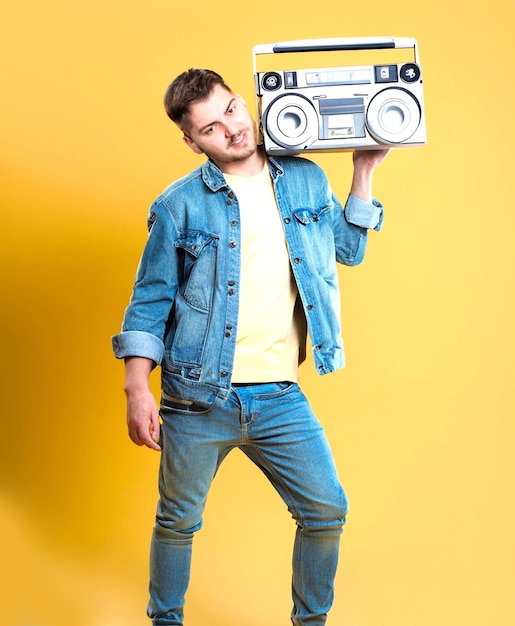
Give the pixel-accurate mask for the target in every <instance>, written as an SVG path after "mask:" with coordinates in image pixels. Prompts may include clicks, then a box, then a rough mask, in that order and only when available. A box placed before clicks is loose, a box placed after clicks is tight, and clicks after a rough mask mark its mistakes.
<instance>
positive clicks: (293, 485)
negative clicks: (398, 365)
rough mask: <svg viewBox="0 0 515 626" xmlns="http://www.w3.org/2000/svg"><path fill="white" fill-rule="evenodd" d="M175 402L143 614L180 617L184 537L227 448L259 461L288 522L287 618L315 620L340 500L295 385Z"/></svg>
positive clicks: (327, 598) (327, 601) (165, 413)
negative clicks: (291, 533)
mask: <svg viewBox="0 0 515 626" xmlns="http://www.w3.org/2000/svg"><path fill="white" fill-rule="evenodd" d="M176 407H181V405H175V404H174V402H173V401H170V399H167V398H163V400H162V405H161V417H162V419H163V426H162V448H163V452H162V455H161V468H160V476H159V492H160V500H159V503H158V509H157V515H156V524H155V527H154V532H153V536H152V547H151V555H150V602H149V606H148V615H149V617H151V618H152V620H153V623H154V625H156V626H157V625H159V626H164V625H165V624H166V625H167V626H170V625H182V624H183V606H184V596H185V594H186V590H187V588H188V584H189V578H190V563H191V549H192V542H193V536H194V534H195V532H196V531H197V530H199V529H200V527H201V525H202V514H203V511H204V506H205V503H206V498H207V494H208V491H209V488H210V485H211V482H212V480H213V478H214V476H215V474H216V472H217V470H218V468H219V467H220V464H221V463H222V461H223V460H224V458H225V457H226V456H227V454H228V453H229V452H230V451H231V450H232V449H233V448H240V449H241V450H242V451H243V452H244V453H245V454H246V455H247V456H248V457H249V458H250V459H251V460H252V461H253V462H254V463H255V464H256V465H257V466H258V467H259V468H261V470H262V471H263V472H264V474H265V475H266V476H267V477H268V479H269V480H270V482H271V483H272V485H273V486H274V487H275V489H276V490H277V491H278V493H279V494H280V496H281V497H282V499H283V500H284V502H285V503H286V505H287V507H288V510H289V511H290V513H291V515H292V517H293V518H294V519H295V522H296V524H297V530H296V537H295V544H294V552H293V579H292V596H293V610H292V615H291V621H292V623H293V624H295V626H308V625H309V626H321V625H322V624H325V622H326V618H327V613H328V611H329V609H330V608H331V605H332V602H333V589H334V577H335V574H336V567H337V563H338V550H339V543H340V535H341V532H342V528H343V525H344V523H345V516H346V513H347V499H346V496H345V493H344V491H343V488H342V487H341V485H340V483H339V480H338V475H337V471H336V467H335V464H334V460H333V456H332V453H331V450H330V448H329V444H328V441H327V438H326V436H325V434H324V431H323V428H322V426H321V425H320V423H319V421H318V420H317V418H316V417H315V415H314V414H313V412H312V410H311V408H310V406H309V404H308V401H307V400H306V397H305V396H304V394H303V393H302V392H301V390H300V389H299V386H298V385H297V384H294V383H265V384H259V385H248V386H235V387H233V388H232V389H231V391H230V393H229V395H228V397H227V398H218V399H217V400H216V401H215V404H214V405H213V406H212V407H211V408H210V409H209V410H207V411H205V410H203V409H202V408H200V407H195V406H194V405H193V406H189V407H185V406H184V405H182V407H181V408H176ZM196 409H198V410H196Z"/></svg>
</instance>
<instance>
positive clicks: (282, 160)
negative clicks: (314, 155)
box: [271, 156, 323, 173]
mask: <svg viewBox="0 0 515 626" xmlns="http://www.w3.org/2000/svg"><path fill="white" fill-rule="evenodd" d="M271 160H272V161H275V162H276V163H277V164H278V165H279V166H280V167H281V168H282V169H283V170H284V171H285V172H286V171H288V170H312V171H319V172H321V173H323V170H322V168H321V167H320V166H319V165H317V164H316V163H315V162H314V161H311V160H310V159H308V158H306V157H304V156H274V157H272V158H271Z"/></svg>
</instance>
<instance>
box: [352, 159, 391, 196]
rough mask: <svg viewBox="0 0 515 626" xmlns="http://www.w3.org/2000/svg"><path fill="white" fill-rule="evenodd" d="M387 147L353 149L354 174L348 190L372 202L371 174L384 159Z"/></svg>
mask: <svg viewBox="0 0 515 626" xmlns="http://www.w3.org/2000/svg"><path fill="white" fill-rule="evenodd" d="M389 152H390V150H389V149H384V150H383V149H381V150H355V151H354V152H353V154H352V160H353V163H354V175H353V177H352V185H351V190H350V192H351V193H352V194H353V195H355V196H357V197H358V198H361V199H362V200H365V202H372V175H373V173H374V170H375V168H376V167H377V166H378V165H379V164H380V163H382V162H383V161H384V159H385V158H386V155H387V154H388V153H389Z"/></svg>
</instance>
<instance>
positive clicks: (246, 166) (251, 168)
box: [216, 146, 266, 176]
mask: <svg viewBox="0 0 515 626" xmlns="http://www.w3.org/2000/svg"><path fill="white" fill-rule="evenodd" d="M265 159H266V155H265V151H264V149H263V147H262V146H258V147H257V150H256V151H255V152H254V154H253V155H252V156H250V157H248V158H247V159H245V160H243V161H232V162H231V163H222V164H219V163H216V165H217V166H218V167H219V168H220V170H221V171H222V172H223V173H224V174H229V175H232V176H257V175H258V174H261V172H262V171H263V167H264V165H265Z"/></svg>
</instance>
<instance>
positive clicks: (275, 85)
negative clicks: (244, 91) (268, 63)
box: [261, 72, 282, 91]
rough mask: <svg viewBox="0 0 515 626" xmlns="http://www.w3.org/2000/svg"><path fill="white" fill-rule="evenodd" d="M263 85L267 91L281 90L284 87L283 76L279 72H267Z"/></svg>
mask: <svg viewBox="0 0 515 626" xmlns="http://www.w3.org/2000/svg"><path fill="white" fill-rule="evenodd" d="M261 85H262V86H263V89H264V90H265V91H275V90H276V89H279V88H280V87H281V85H282V80H281V75H280V74H278V73H277V72H267V73H266V74H265V75H264V76H263V80H262V81H261Z"/></svg>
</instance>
